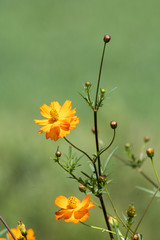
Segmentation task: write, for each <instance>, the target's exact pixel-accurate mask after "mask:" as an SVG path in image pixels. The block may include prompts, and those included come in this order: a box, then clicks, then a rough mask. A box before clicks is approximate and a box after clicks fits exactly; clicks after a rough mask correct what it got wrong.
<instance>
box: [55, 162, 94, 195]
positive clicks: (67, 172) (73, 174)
mask: <svg viewBox="0 0 160 240" xmlns="http://www.w3.org/2000/svg"><path fill="white" fill-rule="evenodd" d="M57 163H58V164H59V166H60V167H61V168H63V169H64V170H65V171H66V172H67V173H69V174H70V175H71V176H72V177H73V178H74V179H75V180H76V181H77V182H79V183H80V184H83V185H84V186H85V187H86V188H88V189H89V190H90V191H91V192H92V189H91V188H90V187H89V186H86V185H85V184H84V183H83V182H82V181H80V180H79V179H78V178H77V177H76V176H75V175H74V174H73V173H71V172H70V171H68V170H67V169H66V168H65V167H63V165H62V164H61V163H60V162H59V161H57Z"/></svg>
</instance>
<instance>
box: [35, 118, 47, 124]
mask: <svg viewBox="0 0 160 240" xmlns="http://www.w3.org/2000/svg"><path fill="white" fill-rule="evenodd" d="M34 121H35V123H37V124H38V125H47V124H48V123H49V119H42V120H34Z"/></svg>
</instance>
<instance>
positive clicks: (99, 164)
mask: <svg viewBox="0 0 160 240" xmlns="http://www.w3.org/2000/svg"><path fill="white" fill-rule="evenodd" d="M94 128H95V141H96V150H97V158H98V172H99V176H101V160H100V156H99V155H98V153H99V143H98V128H97V110H96V109H95V110H94Z"/></svg>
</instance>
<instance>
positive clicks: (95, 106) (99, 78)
mask: <svg viewBox="0 0 160 240" xmlns="http://www.w3.org/2000/svg"><path fill="white" fill-rule="evenodd" d="M105 49H106V43H104V47H103V52H102V58H101V64H100V69H99V76H98V83H97V91H96V98H95V105H94V108H95V109H97V99H98V91H99V84H100V80H101V72H102V66H103V59H104V53H105Z"/></svg>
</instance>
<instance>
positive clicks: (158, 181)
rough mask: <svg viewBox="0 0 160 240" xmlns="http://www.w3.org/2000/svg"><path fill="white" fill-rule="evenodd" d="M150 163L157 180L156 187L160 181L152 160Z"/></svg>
mask: <svg viewBox="0 0 160 240" xmlns="http://www.w3.org/2000/svg"><path fill="white" fill-rule="evenodd" d="M151 162H152V166H153V170H154V173H155V175H156V178H157V181H158V185H160V180H159V177H158V173H157V170H156V168H155V165H154V161H153V159H151Z"/></svg>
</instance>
